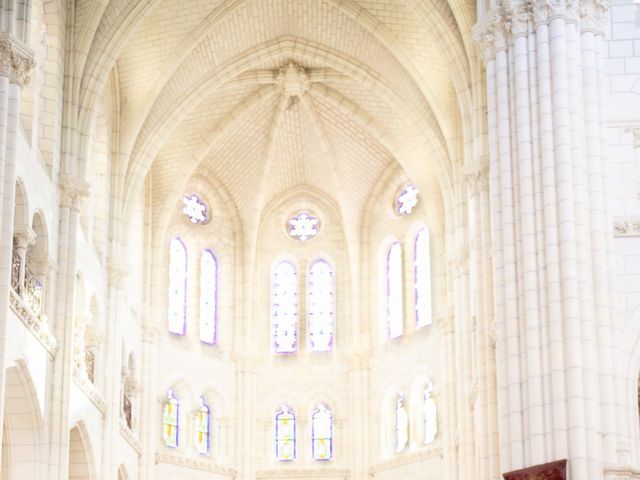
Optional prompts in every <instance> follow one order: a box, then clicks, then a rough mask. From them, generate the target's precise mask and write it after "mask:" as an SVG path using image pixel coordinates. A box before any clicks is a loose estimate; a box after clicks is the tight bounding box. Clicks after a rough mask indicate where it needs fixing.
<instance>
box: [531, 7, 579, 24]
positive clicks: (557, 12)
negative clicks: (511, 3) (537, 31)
mask: <svg viewBox="0 0 640 480" xmlns="http://www.w3.org/2000/svg"><path fill="white" fill-rule="evenodd" d="M530 1H531V13H532V15H533V23H534V24H535V26H536V27H537V26H539V25H548V24H549V23H551V21H552V20H555V19H556V18H563V19H564V20H565V21H566V22H572V23H579V21H580V3H581V2H580V1H579V0H530Z"/></svg>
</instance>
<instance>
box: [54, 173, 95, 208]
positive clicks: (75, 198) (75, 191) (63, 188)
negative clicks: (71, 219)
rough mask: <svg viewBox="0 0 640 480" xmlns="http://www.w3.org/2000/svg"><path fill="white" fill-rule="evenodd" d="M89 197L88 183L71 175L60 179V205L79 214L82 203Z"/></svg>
mask: <svg viewBox="0 0 640 480" xmlns="http://www.w3.org/2000/svg"><path fill="white" fill-rule="evenodd" d="M88 196H89V184H88V183H87V182H85V181H84V180H82V179H80V178H77V177H72V176H70V175H63V176H61V177H60V205H62V206H63V207H66V208H70V209H71V210H73V211H75V212H79V211H80V202H81V201H82V200H83V199H84V198H86V197H88Z"/></svg>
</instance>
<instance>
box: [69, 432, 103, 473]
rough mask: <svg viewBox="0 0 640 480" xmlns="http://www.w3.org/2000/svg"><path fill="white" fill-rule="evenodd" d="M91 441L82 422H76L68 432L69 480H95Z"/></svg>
mask: <svg viewBox="0 0 640 480" xmlns="http://www.w3.org/2000/svg"><path fill="white" fill-rule="evenodd" d="M96 478H97V476H96V465H95V461H94V455H93V449H92V447H91V439H90V436H89V432H88V431H87V427H86V425H85V424H84V422H78V423H77V424H76V425H75V426H74V427H73V428H71V430H70V431H69V480H94V479H96Z"/></svg>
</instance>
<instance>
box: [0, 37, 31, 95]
mask: <svg viewBox="0 0 640 480" xmlns="http://www.w3.org/2000/svg"><path fill="white" fill-rule="evenodd" d="M33 65H34V61H33V50H31V49H30V48H29V47H27V46H26V45H25V44H24V43H22V42H21V41H20V40H18V39H17V38H15V37H13V36H11V35H9V34H7V33H0V75H3V76H5V77H8V78H9V81H10V82H11V83H14V84H16V85H18V86H20V87H22V86H23V85H26V84H27V83H29V79H30V75H31V70H32V69H33Z"/></svg>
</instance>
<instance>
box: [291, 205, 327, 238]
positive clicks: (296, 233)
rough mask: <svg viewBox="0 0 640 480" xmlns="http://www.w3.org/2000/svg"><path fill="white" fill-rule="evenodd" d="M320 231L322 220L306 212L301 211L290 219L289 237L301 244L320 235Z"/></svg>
mask: <svg viewBox="0 0 640 480" xmlns="http://www.w3.org/2000/svg"><path fill="white" fill-rule="evenodd" d="M319 231H320V220H318V218H317V217H314V216H313V215H311V214H310V213H309V212H307V211H306V210H303V211H301V212H300V213H298V215H294V216H292V217H291V218H290V219H289V236H290V237H291V238H294V239H296V240H300V241H301V242H306V241H307V240H309V239H311V238H313V237H315V236H316V235H318V232H319Z"/></svg>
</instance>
